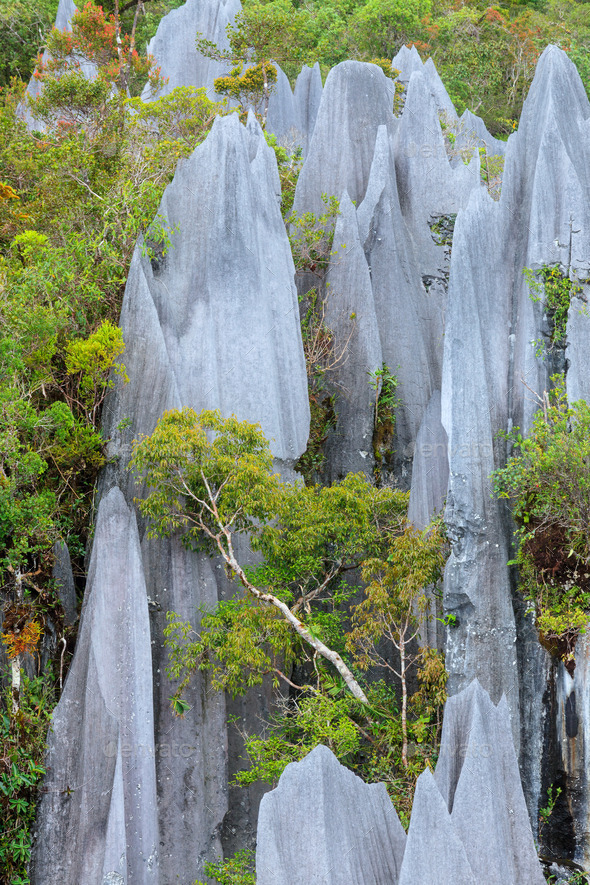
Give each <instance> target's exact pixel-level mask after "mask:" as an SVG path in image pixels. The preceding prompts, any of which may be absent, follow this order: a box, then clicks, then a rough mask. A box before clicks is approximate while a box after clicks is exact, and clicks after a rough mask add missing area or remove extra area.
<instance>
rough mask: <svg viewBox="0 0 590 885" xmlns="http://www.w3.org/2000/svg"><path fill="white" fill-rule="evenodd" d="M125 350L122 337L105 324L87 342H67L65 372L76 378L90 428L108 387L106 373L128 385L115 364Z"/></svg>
mask: <svg viewBox="0 0 590 885" xmlns="http://www.w3.org/2000/svg"><path fill="white" fill-rule="evenodd" d="M124 350H125V343H124V341H123V333H122V332H121V329H120V328H119V327H118V326H114V325H113V324H112V323H111V322H109V320H105V321H104V323H101V325H100V326H99V327H98V329H97V330H96V332H93V334H92V335H90V337H89V338H86V339H82V340H79V339H77V340H75V341H70V343H69V344H68V346H67V350H66V371H67V373H68V375H78V376H79V382H78V396H79V400H80V402H81V404H82V405H83V407H84V408H85V409H86V410H87V411H88V412H89V413H90V415H91V421H92V424H93V425H95V423H96V416H97V412H98V409H99V407H100V405H101V404H102V402H103V400H104V398H105V396H106V392H107V390H108V388H109V387H112V386H113V381H112V380H109V373H110V372H111V371H113V372H114V373H115V374H116V375H119V376H120V377H121V378H123V380H125V381H128V380H129V378H128V377H127V372H126V371H125V366H124V365H123V363H120V362H117V357H119V356H121V354H122V353H123V351H124Z"/></svg>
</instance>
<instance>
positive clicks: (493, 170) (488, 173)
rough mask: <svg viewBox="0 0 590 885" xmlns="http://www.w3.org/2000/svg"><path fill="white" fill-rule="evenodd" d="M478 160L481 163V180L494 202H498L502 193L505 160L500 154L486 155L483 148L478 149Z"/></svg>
mask: <svg viewBox="0 0 590 885" xmlns="http://www.w3.org/2000/svg"><path fill="white" fill-rule="evenodd" d="M479 158H480V161H481V180H482V181H483V182H484V184H485V185H486V187H487V189H488V193H489V195H490V196H491V197H492V198H493V199H494V200H499V199H500V194H501V192H502V176H503V174H504V159H505V158H504V156H503V155H502V154H491V155H490V154H488V152H487V150H486V149H485V147H480V148H479Z"/></svg>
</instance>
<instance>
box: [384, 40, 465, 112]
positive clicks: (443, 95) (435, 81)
mask: <svg viewBox="0 0 590 885" xmlns="http://www.w3.org/2000/svg"><path fill="white" fill-rule="evenodd" d="M391 64H392V67H393V68H395V69H396V70H398V71H399V72H400V73H399V76H398V78H397V79H398V80H399V81H400V83H403V84H404V86H406V87H407V85H408V83H409V82H410V78H411V76H412V74H413V73H414V71H419V72H420V73H422V74H424V76H425V77H426V80H427V82H428V88H429V91H430V94H431V95H432V98H433V99H434V103H435V106H436V109H437V110H438V111H439V113H442V112H444V113H445V114H447V116H448V117H449V119H450V120H456V119H457V112H456V110H455V107H454V105H453V102H452V101H451V99H450V98H449V94H448V92H447V90H446V89H445V87H444V84H443V81H442V80H441V78H440V76H439V74H438V71H437V70H436V68H435V66H434V62H433V61H432V59H431V58H429V59H427V61H426V62H424V63H423V62H422V59H421V58H420V55H419V53H418V50H417V49H416V47H415V46H412V48H411V49H408V47H407V46H402V48H401V49H400V51H399V52H398V53H397V55H395V56H394V57H393V59H392V61H391Z"/></svg>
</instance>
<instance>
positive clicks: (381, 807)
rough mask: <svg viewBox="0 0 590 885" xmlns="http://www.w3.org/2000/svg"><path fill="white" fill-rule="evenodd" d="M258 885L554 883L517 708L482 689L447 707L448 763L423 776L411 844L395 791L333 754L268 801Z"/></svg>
mask: <svg viewBox="0 0 590 885" xmlns="http://www.w3.org/2000/svg"><path fill="white" fill-rule="evenodd" d="M256 873H257V882H258V885H279V883H281V885H284V883H288V885H303V883H308V882H322V883H324V885H332V883H334V885H336V883H338V885H339V883H353V885H390V883H393V885H397V883H398V882H399V885H426V883H428V885H476V883H480V882H486V883H489V885H508V883H509V885H521V883H524V882H526V883H527V885H543V882H544V881H545V880H544V877H543V874H542V872H541V866H540V864H539V861H538V859H537V854H536V851H535V845H534V842H533V834H532V831H531V826H530V822H529V818H528V813H527V808H526V804H525V801H524V795H523V792H522V787H521V784H520V777H519V772H518V762H517V758H516V753H515V751H514V744H513V742H512V729H511V725H510V714H509V711H508V706H507V704H506V701H505V699H502V700H501V702H500V703H499V704H498V706H497V707H495V706H494V705H493V704H492V702H491V700H490V697H489V695H488V694H487V692H485V691H484V690H483V689H482V688H481V686H480V684H479V682H478V681H477V680H474V681H473V682H472V683H471V685H470V686H469V687H468V688H466V689H464V690H463V691H462V692H460V693H459V694H458V695H456V696H455V697H453V698H450V699H449V700H448V701H447V705H446V708H445V717H444V724H443V735H442V741H441V749H440V755H439V760H438V763H437V767H436V772H435V775H434V776H433V775H432V774H431V772H430V770H429V769H426V771H424V772H423V774H421V775H420V777H419V779H418V783H417V786H416V794H415V797H414V803H413V807H412V817H411V821H410V827H409V830H408V837H407V841H406V839H405V834H404V832H403V829H402V827H401V825H400V822H399V820H398V817H397V815H396V813H395V811H394V809H393V805H392V804H391V801H390V800H389V798H388V796H387V793H386V790H385V786H384V785H383V784H378V785H375V784H372V785H367V784H363V783H362V781H360V779H359V778H357V777H356V776H355V775H354V774H352V773H351V772H350V771H348V770H347V769H345V768H344V767H343V766H341V765H340V764H339V763H338V761H337V760H336V757H335V756H334V755H333V754H332V753H331V752H330V750H328V749H327V747H322V746H319V747H316V748H315V749H314V750H312V752H311V753H310V754H309V755H308V756H306V757H305V759H304V760H303V761H302V762H297V763H291V764H290V765H288V766H287V768H286V769H285V771H284V772H283V774H282V776H281V779H280V781H279V785H278V787H277V788H276V789H275V790H273V791H272V792H271V793H267V795H266V796H265V797H264V798H263V800H262V803H261V806H260V816H259V819H258V844H257V851H256Z"/></svg>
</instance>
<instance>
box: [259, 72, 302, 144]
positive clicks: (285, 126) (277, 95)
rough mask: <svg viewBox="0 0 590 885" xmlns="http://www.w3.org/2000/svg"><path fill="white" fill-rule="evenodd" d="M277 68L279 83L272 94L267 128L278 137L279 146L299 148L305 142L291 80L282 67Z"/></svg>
mask: <svg viewBox="0 0 590 885" xmlns="http://www.w3.org/2000/svg"><path fill="white" fill-rule="evenodd" d="M276 68H277V82H276V84H275V86H274V88H273V90H272V92H271V94H270V99H269V102H268V116H267V118H266V128H267V130H268V131H269V132H272V134H273V135H276V137H277V141H278V142H279V144H281V145H283V146H285V147H291V146H292V145H293V146H297V145H299V144H301V143H302V141H303V133H302V132H301V129H300V120H299V114H298V113H297V107H296V105H295V98H294V96H293V91H292V90H291V84H290V83H289V78H288V77H287V75H286V74H285V72H284V71H283V69H282V68H281V66H280V65H276Z"/></svg>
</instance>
